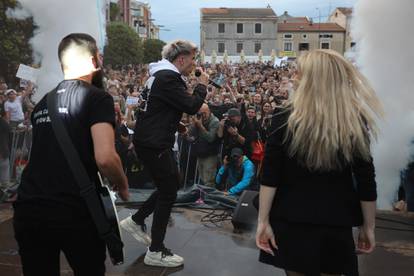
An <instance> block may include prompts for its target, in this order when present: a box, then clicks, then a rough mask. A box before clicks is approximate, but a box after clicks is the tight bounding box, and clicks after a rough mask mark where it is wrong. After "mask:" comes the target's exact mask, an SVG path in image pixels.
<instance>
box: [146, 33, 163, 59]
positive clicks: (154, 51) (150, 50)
mask: <svg viewBox="0 0 414 276" xmlns="http://www.w3.org/2000/svg"><path fill="white" fill-rule="evenodd" d="M164 45H165V42H164V41H162V40H159V39H147V40H145V41H144V63H150V62H154V61H157V60H160V59H161V51H162V47H164Z"/></svg>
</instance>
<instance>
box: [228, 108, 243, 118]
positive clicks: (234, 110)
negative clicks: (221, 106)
mask: <svg viewBox="0 0 414 276" xmlns="http://www.w3.org/2000/svg"><path fill="white" fill-rule="evenodd" d="M227 114H228V116H229V117H232V116H241V113H240V110H238V109H237V108H230V109H229V110H228V111H227Z"/></svg>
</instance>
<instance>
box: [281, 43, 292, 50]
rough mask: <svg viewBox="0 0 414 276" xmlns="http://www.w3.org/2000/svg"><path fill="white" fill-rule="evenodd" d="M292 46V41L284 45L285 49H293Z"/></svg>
mask: <svg viewBox="0 0 414 276" xmlns="http://www.w3.org/2000/svg"><path fill="white" fill-rule="evenodd" d="M292 48H293V45H292V42H285V43H284V46H283V51H292Z"/></svg>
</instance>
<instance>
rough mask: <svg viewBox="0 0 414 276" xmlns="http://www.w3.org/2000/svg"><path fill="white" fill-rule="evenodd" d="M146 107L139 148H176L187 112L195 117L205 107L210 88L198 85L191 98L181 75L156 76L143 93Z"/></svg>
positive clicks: (165, 72) (161, 73)
mask: <svg viewBox="0 0 414 276" xmlns="http://www.w3.org/2000/svg"><path fill="white" fill-rule="evenodd" d="M143 93H144V94H147V95H143V96H144V99H146V104H145V106H144V107H143V111H142V112H140V113H139V115H138V118H137V122H136V126H135V134H134V145H135V146H136V147H144V148H153V149H167V148H172V147H173V145H174V140H175V137H174V134H175V132H176V131H177V127H178V123H179V122H180V120H181V117H182V115H183V112H185V113H187V114H191V115H193V114H195V113H197V111H198V110H199V109H200V107H201V105H202V104H203V103H204V98H205V97H206V94H207V90H206V86H204V85H202V84H198V85H197V86H196V87H195V88H194V93H193V94H192V95H191V94H189V93H188V91H187V86H186V84H185V82H184V80H183V79H182V77H181V75H180V74H179V73H177V72H175V71H172V70H160V71H157V72H156V73H154V74H153V75H152V76H151V77H150V78H149V79H148V81H147V83H146V89H145V90H144V92H143Z"/></svg>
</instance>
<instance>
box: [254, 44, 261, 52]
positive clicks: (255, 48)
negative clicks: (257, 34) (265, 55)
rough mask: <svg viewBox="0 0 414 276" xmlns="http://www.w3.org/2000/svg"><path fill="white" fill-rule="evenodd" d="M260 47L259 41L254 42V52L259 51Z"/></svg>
mask: <svg viewBox="0 0 414 276" xmlns="http://www.w3.org/2000/svg"><path fill="white" fill-rule="evenodd" d="M260 49H262V44H261V43H255V44H254V52H255V53H258V52H259V51H260Z"/></svg>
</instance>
